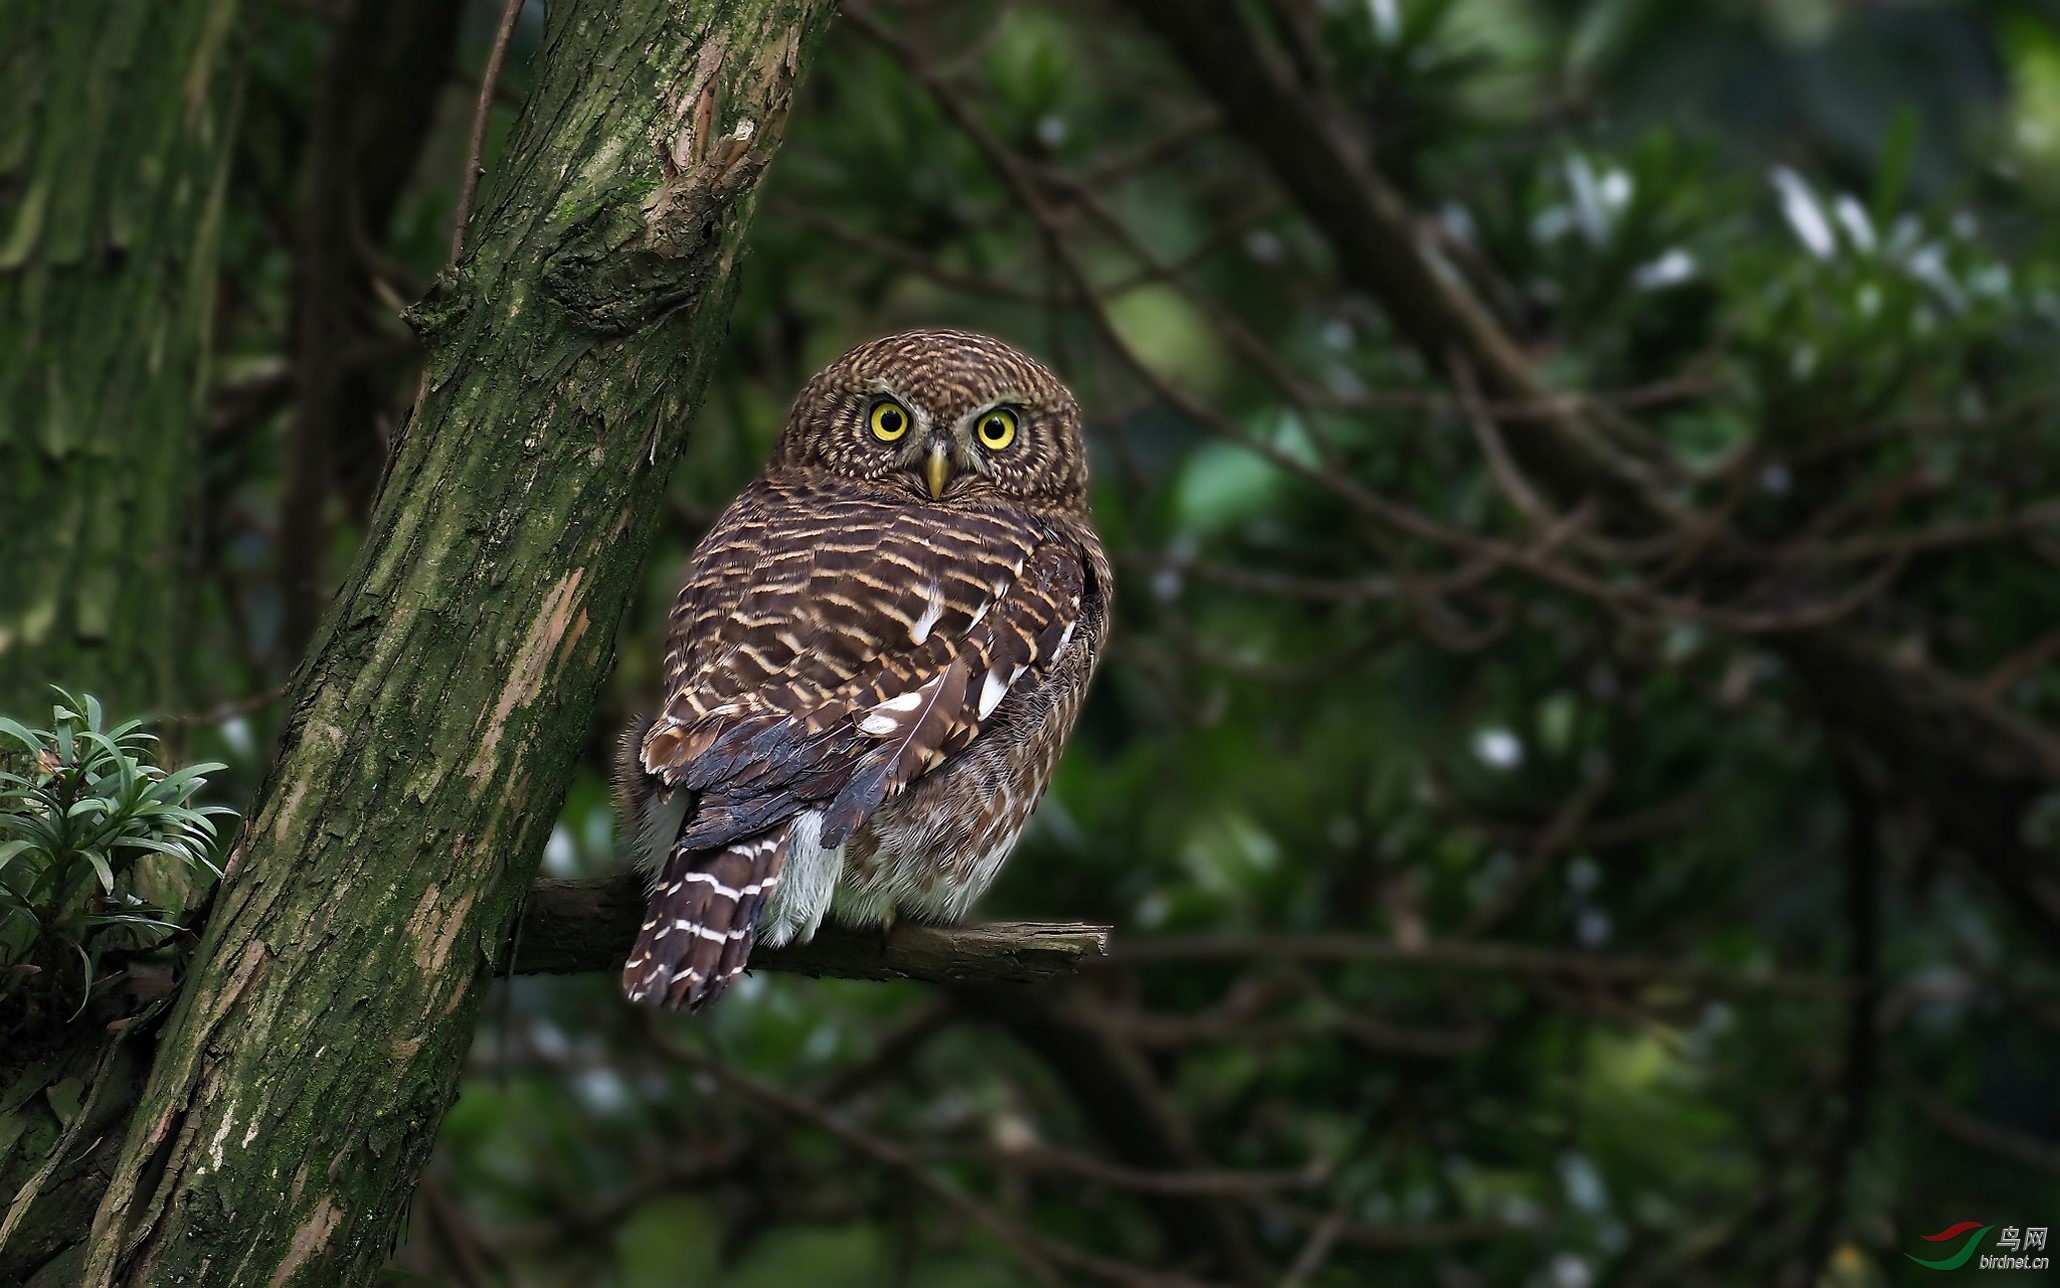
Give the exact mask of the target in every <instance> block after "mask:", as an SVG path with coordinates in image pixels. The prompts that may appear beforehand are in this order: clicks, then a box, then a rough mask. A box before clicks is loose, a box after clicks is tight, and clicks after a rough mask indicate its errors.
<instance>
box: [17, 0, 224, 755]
mask: <svg viewBox="0 0 2060 1288" xmlns="http://www.w3.org/2000/svg"><path fill="white" fill-rule="evenodd" d="M235 12H236V3H235V0H110V2H108V3H101V4H93V5H81V4H76V3H68V2H67V0H12V2H11V3H9V4H7V5H5V6H4V7H0V51H4V54H0V57H4V60H5V61H4V63H0V67H4V73H0V84H4V85H5V86H6V87H7V88H6V93H5V94H4V95H0V201H4V202H5V206H6V209H5V210H4V212H0V515H5V516H6V522H5V523H0V584H4V586H5V587H6V589H5V591H4V593H0V711H6V712H10V713H12V714H16V715H22V716H30V717H33V716H34V714H35V713H36V712H37V711H38V710H39V709H41V708H42V707H43V706H44V705H45V703H46V700H47V698H48V697H49V689H48V687H47V686H48V685H50V684H52V683H57V684H63V685H65V686H66V687H68V688H73V689H84V690H88V691H90V692H93V693H95V694H97V695H99V696H100V697H101V698H102V699H104V700H106V701H107V702H108V704H109V707H110V709H112V710H117V711H120V710H135V709H138V708H144V707H152V706H161V705H163V704H165V703H166V702H168V701H170V700H171V698H172V697H173V696H174V693H175V689H176V684H175V681H176V678H177V677H176V676H175V674H174V671H175V667H176V665H177V659H178V657H179V653H178V650H176V649H172V648H168V647H166V643H165V642H166V640H167V639H168V638H176V635H175V633H174V632H175V629H176V625H177V623H178V621H179V619H180V617H181V613H182V608H183V607H184V605H185V603H186V601H187V599H188V596H187V594H186V586H187V583H188V580H189V578H188V570H187V562H188V561H187V559H186V552H187V545H188V542H187V536H188V527H189V524H188V520H189V518H190V516H191V515H192V513H193V489H194V486H195V483H196V462H197V459H198V454H199V453H198V448H199V440H198V432H199V431H198V424H199V420H198V417H197V416H196V414H195V413H196V412H197V410H198V408H199V404H200V398H201V394H202V390H203V385H204V365H205V363H204V358H205V353H206V341H207V332H208V321H209V316H210V308H211V302H212V300H213V297H214V277H215V261H216V255H215V251H216V245H217V241H218V232H219V230H220V225H221V211H222V190H223V184H224V180H225V178H226V176H227V174H228V159H229V152H230V148H229V144H230V138H231V134H232V127H233V124H234V121H235V116H236V99H237V91H238V84H239V80H240V78H239V76H238V73H237V69H238V67H239V65H240V61H241V60H240V59H239V58H238V57H237V56H236V52H237V51H236V49H235V46H234V42H233V40H232V27H233V19H234V17H235ZM46 714H47V713H46Z"/></svg>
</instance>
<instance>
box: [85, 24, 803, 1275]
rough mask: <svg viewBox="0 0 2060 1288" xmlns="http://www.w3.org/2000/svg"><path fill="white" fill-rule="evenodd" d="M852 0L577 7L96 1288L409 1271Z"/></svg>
mask: <svg viewBox="0 0 2060 1288" xmlns="http://www.w3.org/2000/svg"><path fill="white" fill-rule="evenodd" d="M830 8H831V6H830V3H829V2H828V0H671V2H667V0H630V2H628V3H624V2H622V0H613V2H611V3H603V2H602V0H569V2H568V3H562V4H554V5H553V6H552V7H551V14H550V30H549V31H548V33H547V36H546V40H545V44H544V48H543V50H542V52H541V54H540V55H539V57H540V58H541V67H540V70H539V72H538V74H537V76H536V78H535V89H534V90H533V92H532V95H531V100H530V102H529V103H528V104H527V105H526V106H525V108H524V114H523V123H522V125H521V126H520V127H519V129H518V131H517V134H516V137H515V139H514V140H513V142H512V143H511V145H510V150H509V152H510V154H509V157H508V159H507V160H506V161H505V162H503V163H501V164H500V166H499V167H498V176H499V177H498V178H497V179H496V180H495V183H494V188H495V194H496V196H495V199H494V200H493V201H492V202H490V203H489V205H488V206H487V207H486V208H485V210H484V212H483V213H482V214H481V215H480V216H478V217H477V218H475V220H474V226H473V230H472V235H471V238H470V241H471V244H472V245H473V246H474V247H475V251H474V253H473V254H472V256H471V257H470V258H469V259H468V260H467V261H466V262H465V263H464V264H462V265H461V266H460V267H459V268H458V269H457V271H456V272H455V273H454V274H449V275H447V276H446V278H445V279H444V280H443V281H442V282H441V283H440V284H439V288H438V290H437V291H436V292H435V293H434V294H433V296H432V297H431V298H430V299H429V300H427V301H425V302H424V304H423V305H422V306H421V307H420V308H419V309H418V311H417V320H418V323H419V325H420V328H421V330H422V331H423V333H424V338H425V341H426V344H427V346H428V351H429V365H428V370H427V373H426V374H425V377H424V381H423V387H422V392H421V396H420V398H419V400H418V404H417V407H416V409H415V412H414V415H413V417H412V419H411V421H410V424H409V427H408V428H407V430H406V432H405V434H404V436H403V438H402V440H401V443H400V446H399V449H398V452H397V455H396V459H395V462H394V466H393V470H392V473H391V475H390V477H389V481H388V483H387V485H386V487H387V490H386V495H385V496H384V497H383V499H382V500H381V502H380V503H379V506H378V508H377V510H376V512H375V515H374V518H373V520H372V524H371V528H370V531H369V532H368V534H367V537H366V540H365V543H364V545H363V547H362V549H361V550H360V552H359V554H358V557H357V560H356V563H355V565H354V566H353V569H352V571H351V574H350V576H349V578H348V579H347V581H346V584H345V587H344V589H343V591H342V593H341V595H340V596H339V598H338V601H337V603H336V605H335V607H334V608H333V609H332V611H331V613H330V616H329V618H328V620H327V621H326V622H325V623H324V624H323V626H322V627H321V628H320V629H319V630H318V631H317V633H316V635H315V638H314V641H313V643H312V646H311V652H310V654H309V657H308V660H307V661H306V663H305V664H304V666H303V668H302V670H301V672H300V674H299V677H298V679H297V681H296V685H295V691H294V695H293V710H292V716H291V718H290V721H289V725H288V728H287V731H286V733H285V736H284V738H283V739H282V742H281V746H280V750H279V753H278V758H277V760H276V761H275V762H274V765H273V767H272V770H271V773H270V774H269V776H268V778H267V781H266V783H265V785H264V786H263V788H262V789H261V790H260V792H259V796H258V800H257V802H256V805H255V806H254V808H253V810H252V812H251V817H250V822H249V823H248V825H247V826H246V828H245V832H244V835H243V837H242V838H241V840H240V841H239V843H238V845H237V848H236V850H235V852H234V854H233V855H232V858H231V861H230V865H229V870H228V874H227V876H226V878H225V880H224V882H223V884H222V887H221V890H220V893H219V895H218V897H217V900H216V904H215V907H214V910H213V913H212V916H211V917H210V919H209V923H208V928H207V932H206V935H205V937H204V940H203V942H202V944H201V946H200V949H199V952H198V956H197V958H196V961H195V964H194V967H193V971H192V973H191V975H190V977H189V979H188V980H187V982H186V984H185V987H184V989H183V991H182V994H181V996H180V998H179V1001H178V1004H177V1007H176V1009H175V1010H174V1011H173V1013H172V1016H171V1019H170V1021H169V1022H168V1025H167V1027H166V1029H165V1031H164V1032H163V1034H162V1035H161V1036H160V1038H159V1041H158V1046H157V1058H156V1061H155V1064H154V1067H153V1068H152V1070H151V1072H150V1076H149V1079H148V1082H147V1084H146V1087H145V1090H144V1092H143V1095H142V1099H141V1101H140V1103H139V1106H138V1108H137V1111H136V1114H135V1117H134V1121H133V1125H132V1126H131V1128H130V1130H129V1133H128V1137H127V1140H126V1142H125V1144H124V1146H123V1149H122V1152H121V1156H120V1158H119V1160H118V1162H117V1164H116V1166H115V1168H114V1170H113V1175H112V1179H111V1181H110V1183H109V1185H108V1188H107V1191H106V1194H105V1196H104V1198H103V1199H102V1201H101V1204H100V1207H99V1211H98V1213H97V1215H96V1217H95V1221H94V1226H93V1233H92V1238H91V1242H90V1246H89V1248H88V1254H87V1258H86V1264H85V1267H84V1274H83V1279H84V1282H86V1283H89V1284H113V1283H129V1284H142V1283H184V1284H244V1283H265V1284H271V1285H279V1284H317V1283H319V1284H325V1285H326V1284H346V1283H359V1282H364V1281H366V1280H368V1279H369V1278H371V1277H372V1275H373V1274H374V1273H375V1272H376V1271H377V1269H378V1267H379V1266H380V1264H381V1263H382V1262H383V1261H384V1260H385V1258H386V1256H387V1254H388V1251H389V1250H390V1249H391V1247H392V1246H393V1243H394V1240H395V1238H396V1236H397V1234H398V1232H399V1230H400V1227H401V1222H402V1219H403V1215H404V1213H405V1211H406V1207H407V1200H408V1196H409V1193H410V1191H411V1189H412V1188H413V1185H414V1182H415V1180H416V1178H417V1175H418V1174H419V1172H420V1170H421V1168H422V1165H423V1164H424V1162H425V1161H426V1160H427V1157H428V1153H429V1148H430V1145H431V1142H432V1141H433V1139H434V1136H435V1133H436V1127H437V1123H438V1121H439V1119H440V1118H441V1117H442V1115H443V1111H444V1109H445V1107H446V1106H447V1105H448V1104H449V1102H450V1099H451V1097H452V1095H453V1093H454V1091H455V1088H456V1084H457V1078H458V1072H459V1068H460V1064H461V1062H462V1060H463V1058H464V1055H465V1051H466V1048H467V1046H468V1044H469V1042H470V1040H471V1036H472V1030H473V1023H474V1020H475V1018H476V1016H477V1013H478V1010H479V1004H480V999H481V997H482V995H483V993H484V991H485V989H484V986H485V984H486V982H487V980H488V978H489V975H490V967H491V963H492V961H493V960H494V958H495V957H496V955H497V954H498V952H499V951H500V948H501V945H502V944H503V942H504V940H505V937H506V935H507V933H508V931H509V928H510V925H511V923H512V921H513V919H514V916H515V911H516V907H517V903H518V901H519V898H520V895H521V893H522V891H523V889H524V888H525V887H526V885H527V884H528V882H529V879H530V877H531V875H532V872H533V870H534V868H535V864H536V860H537V858H538V855H539V853H540V852H541V849H542V846H543V842H544V838H545V837H546V835H547V834H548V832H549V829H550V826H551V822H552V818H553V816H554V814H555V813H556V810H557V807H558V804H559V801H560V798H561V796H562V794H563V791H564V788H565V785H566V783H567V780H568V778H569V776H570V773H571V770H572V767H573V764H574V762H575V760H576V757H577V754H578V751H579V747H580V744H581V742H582V741H583V739H584V736H585V730H586V726H587V721H588V718H589V716H590V714H591V712H592V709H593V704H594V698H595V695H596V692H597V690H598V688H599V686H600V684H601V681H602V679H603V678H604V675H605V671H606V668H607V665H608V661H609V658H610V655H611V652H612V649H611V637H612V635H613V633H614V629H615V626H616V623H617V621H618V619H619V618H620V616H621V613H622V610H623V608H624V607H625V605H626V604H627V602H628V600H629V598H630V595H631V593H632V589H633V587H634V586H635V585H636V584H637V581H638V577H639V572H640V567H641V564H642V562H643V557H644V553H645V550H646V548H647V546H648V544H649V537H650V534H651V530H652V527H653V525H654V523H655V522H656V519H657V516H658V514H659V511H660V504H659V503H660V500H661V496H662V492H663V490H664V487H665V480H666V475H667V473H668V472H669V467H670V465H671V463H672V461H673V460H674V458H675V456H676V455H677V452H678V449H679V447H680V446H681V444H682V442H683V439H684V433H685V423H686V418H687V415H688V412H689V411H690V409H691V408H692V407H693V405H694V403H695V402H696V400H697V398H698V397H699V394H700V391H701V389H702V387H703V386H704V384H705V382H706V378H707V375H708V371H709V364H710V361H711V359H712V358H713V356H714V354H715V353H716V352H717V349H718V347H719V344H720V341H721V338H722V334H723V330H724V327H725V325H726V321H727V317H728V312H729V304H730V297H731V285H732V280H733V273H732V270H733V267H734V264H735V260H736V257H737V255H738V252H739V250H740V248H741V243H742V238H743V234H744V230H745V227H746V225H747V223H748V220H749V214H750V208H751V201H752V195H753V193H754V191H755V188H756V184H757V180H758V177H759V174H760V172H761V170H762V169H763V167H764V165H765V163H766V161H767V160H768V159H769V157H770V155H771V153H772V150H773V149H774V148H775V146H776V145H777V143H778V140H779V138H780V136H781V133H782V129H783V126H784V122H785V118H786V114H787V110H788V105H789V102H790V100H791V94H792V90H793V85H794V81H795V78H796V77H797V76H798V74H799V71H800V68H801V66H802V64H803V62H804V61H805V58H806V55H807V53H808V51H809V50H810V49H811V48H812V47H813V45H814V43H815V41H816V39H817V37H818V36H819V35H820V33H821V31H822V29H823V27H824V25H825V24H826V21H827V18H828V16H829V11H830Z"/></svg>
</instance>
